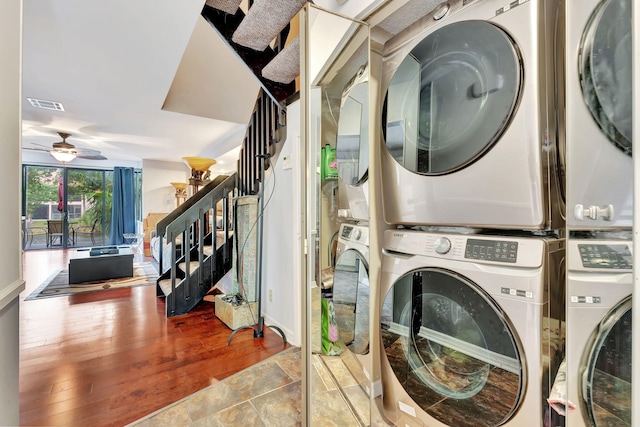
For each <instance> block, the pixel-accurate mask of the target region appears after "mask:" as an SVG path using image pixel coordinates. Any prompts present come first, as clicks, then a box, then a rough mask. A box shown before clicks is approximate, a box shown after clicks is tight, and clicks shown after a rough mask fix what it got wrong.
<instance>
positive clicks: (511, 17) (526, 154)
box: [381, 0, 564, 230]
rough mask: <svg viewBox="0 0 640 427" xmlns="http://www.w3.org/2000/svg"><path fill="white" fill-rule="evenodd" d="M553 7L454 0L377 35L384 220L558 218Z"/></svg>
mask: <svg viewBox="0 0 640 427" xmlns="http://www.w3.org/2000/svg"><path fill="white" fill-rule="evenodd" d="M462 4H464V5H466V6H462ZM560 4H561V3H560V1H555V0H528V1H527V0H524V1H523V0H520V1H515V2H510V1H508V0H484V1H475V2H473V1H471V2H470V1H467V0H465V1H463V2H460V1H451V2H448V3H443V5H442V6H440V7H439V8H437V9H436V10H435V11H433V12H432V13H431V14H430V15H428V16H427V17H425V18H424V19H422V20H420V21H418V23H416V24H414V25H411V26H410V27H408V28H407V29H405V30H403V31H402V32H400V33H398V34H397V35H395V36H394V37H392V38H391V39H390V40H389V41H387V42H386V44H385V46H384V49H383V62H382V64H383V65H382V67H383V69H382V78H381V89H382V92H383V93H386V96H385V97H384V105H383V107H382V127H383V139H384V141H383V143H382V145H383V146H384V147H386V149H383V153H382V167H381V170H382V174H383V180H382V183H383V188H382V190H383V200H384V209H383V210H384V218H385V220H386V222H387V223H390V224H405V225H436V226H447V225H453V226H467V227H476V228H500V229H518V230H537V229H547V230H548V229H558V228H561V227H563V226H564V221H563V218H562V215H561V213H562V212H563V211H564V201H563V196H562V191H561V186H560V182H559V179H558V165H557V163H558V161H559V159H560V156H559V146H558V143H557V142H558V141H557V137H556V134H557V127H556V110H555V104H556V100H555V94H554V92H556V91H557V88H556V87H555V85H556V84H557V79H556V77H555V76H556V75H557V74H558V70H556V68H555V67H556V66H557V63H558V62H559V61H555V58H554V51H555V50H556V48H555V46H556V41H557V40H556V36H555V34H556V32H560V31H561V30H562V24H563V19H562V11H563V9H562V7H560ZM559 70H560V71H559V72H560V73H562V69H561V68H559Z"/></svg>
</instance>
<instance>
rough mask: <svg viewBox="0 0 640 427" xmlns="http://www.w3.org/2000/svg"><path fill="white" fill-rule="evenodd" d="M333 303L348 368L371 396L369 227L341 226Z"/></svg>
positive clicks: (344, 224)
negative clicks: (344, 347)
mask: <svg viewBox="0 0 640 427" xmlns="http://www.w3.org/2000/svg"><path fill="white" fill-rule="evenodd" d="M332 299H333V305H334V309H335V313H336V323H337V326H338V334H339V336H340V339H341V341H342V342H343V343H344V344H345V346H346V347H347V349H348V350H349V353H348V354H347V356H348V357H347V358H346V360H345V364H346V366H347V368H348V369H349V370H350V371H351V374H352V375H353V377H354V378H355V379H356V380H357V381H358V383H359V384H360V386H361V387H362V389H363V390H364V391H365V392H366V393H367V394H369V395H370V394H371V392H372V384H371V383H370V380H371V374H370V373H371V366H370V364H371V358H370V355H369V352H370V345H369V327H370V322H369V319H370V315H369V313H370V307H371V305H370V287H369V227H368V226H366V225H358V224H347V223H343V224H341V225H340V230H339V234H338V245H337V247H336V261H335V267H334V277H333V288H332Z"/></svg>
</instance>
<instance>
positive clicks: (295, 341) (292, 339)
mask: <svg viewBox="0 0 640 427" xmlns="http://www.w3.org/2000/svg"><path fill="white" fill-rule="evenodd" d="M264 323H265V325H267V326H277V327H278V328H280V329H282V332H284V334H285V336H286V337H287V343H289V344H291V345H294V346H296V347H300V337H296V336H295V334H294V332H293V331H292V330H291V329H289V328H286V327H284V326H282V325H280V324H279V323H278V322H276V321H274V320H273V319H272V318H271V317H269V316H264ZM274 332H276V333H278V332H277V331H274Z"/></svg>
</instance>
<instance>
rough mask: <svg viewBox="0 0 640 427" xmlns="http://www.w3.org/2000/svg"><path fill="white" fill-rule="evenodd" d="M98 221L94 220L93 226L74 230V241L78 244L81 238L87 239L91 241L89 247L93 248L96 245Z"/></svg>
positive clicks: (79, 227) (81, 226) (78, 227)
mask: <svg viewBox="0 0 640 427" xmlns="http://www.w3.org/2000/svg"><path fill="white" fill-rule="evenodd" d="M98 222H99V221H98V220H97V219H96V220H94V221H93V224H91V225H90V226H89V225H79V226H77V227H75V228H74V235H75V239H76V241H77V242H78V243H80V241H81V238H82V237H88V238H90V239H91V245H92V246H95V244H96V237H95V236H96V227H97V225H98Z"/></svg>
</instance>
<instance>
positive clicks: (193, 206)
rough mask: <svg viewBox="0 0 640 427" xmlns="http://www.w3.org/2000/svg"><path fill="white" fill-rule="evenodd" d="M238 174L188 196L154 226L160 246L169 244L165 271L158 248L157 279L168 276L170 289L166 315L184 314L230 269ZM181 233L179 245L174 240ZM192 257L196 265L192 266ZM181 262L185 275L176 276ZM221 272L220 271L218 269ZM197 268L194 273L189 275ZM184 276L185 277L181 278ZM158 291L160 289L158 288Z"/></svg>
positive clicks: (214, 181)
mask: <svg viewBox="0 0 640 427" xmlns="http://www.w3.org/2000/svg"><path fill="white" fill-rule="evenodd" d="M236 180H237V174H235V173H234V174H233V175H231V176H218V177H216V178H215V179H214V180H213V181H212V182H210V183H209V184H207V185H205V186H204V187H203V188H202V189H201V190H200V191H198V192H197V193H196V194H194V195H193V196H192V197H191V198H189V199H188V200H187V201H186V202H185V203H183V204H182V205H181V206H180V207H179V208H177V209H176V210H174V211H173V212H172V213H170V214H169V215H167V216H166V217H165V218H163V219H162V220H161V221H160V222H158V224H157V226H156V233H157V236H158V237H159V239H160V248H164V241H165V238H166V239H167V243H169V244H170V245H171V262H170V267H169V269H168V270H166V271H165V270H164V268H163V267H162V266H163V265H164V261H163V259H162V258H163V252H164V251H163V250H160V251H159V252H160V255H159V258H160V259H159V260H158V261H159V263H160V273H161V275H160V278H159V279H158V281H159V283H160V281H161V280H163V279H165V278H166V276H169V278H170V283H171V291H170V292H169V293H168V294H165V297H166V303H167V307H166V310H167V316H175V315H179V314H184V313H186V312H188V311H189V310H191V309H192V308H193V307H194V306H195V305H196V304H197V303H198V302H199V301H200V300H201V299H202V298H203V297H204V295H206V293H207V292H208V291H209V290H210V289H211V287H212V286H213V285H214V284H215V283H216V282H217V281H218V280H219V279H220V278H221V277H222V276H223V275H224V273H226V271H228V270H229V269H230V261H231V240H230V237H231V233H230V225H231V224H232V220H231V218H232V209H231V208H230V206H231V200H232V199H233V197H234V195H235V190H236V184H237V183H236ZM220 201H224V203H223V208H222V216H223V239H222V244H221V245H220V246H218V242H217V240H218V239H217V232H216V224H217V222H218V221H217V219H218V218H217V206H218V203H219V202H220ZM180 236H182V243H181V244H180V248H178V244H177V239H178V237H180ZM207 238H210V239H211V246H212V254H211V255H207V254H205V252H204V248H205V243H206V242H205V240H206V239H207ZM192 260H197V262H198V266H197V267H196V268H192V265H191V262H192ZM181 262H184V265H185V267H184V272H183V273H184V274H180V275H179V271H178V264H179V263H181ZM221 269H222V270H224V271H220V270H221ZM192 270H196V272H197V274H192ZM181 276H184V277H181ZM158 293H160V290H158Z"/></svg>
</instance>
